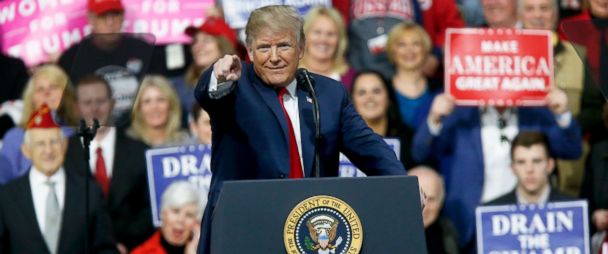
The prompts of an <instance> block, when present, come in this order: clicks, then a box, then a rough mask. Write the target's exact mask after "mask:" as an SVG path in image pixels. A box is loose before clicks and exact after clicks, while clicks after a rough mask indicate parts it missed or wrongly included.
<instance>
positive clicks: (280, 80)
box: [195, 6, 405, 253]
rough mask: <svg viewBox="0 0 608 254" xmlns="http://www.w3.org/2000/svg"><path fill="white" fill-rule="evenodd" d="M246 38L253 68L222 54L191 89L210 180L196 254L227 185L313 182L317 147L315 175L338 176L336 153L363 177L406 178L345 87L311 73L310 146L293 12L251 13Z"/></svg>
mask: <svg viewBox="0 0 608 254" xmlns="http://www.w3.org/2000/svg"><path fill="white" fill-rule="evenodd" d="M277 20H278V21H280V22H277ZM245 33H246V36H247V40H246V41H247V51H248V54H249V58H250V59H251V60H252V62H253V65H249V64H245V63H242V62H241V61H240V59H239V58H238V57H237V56H235V55H232V56H230V55H227V56H224V57H223V58H221V59H220V60H218V61H217V62H216V63H215V65H214V66H213V68H210V69H209V70H207V71H206V72H205V73H204V74H203V75H202V77H201V79H200V81H199V84H198V86H197V87H196V90H195V97H196V98H197V100H198V101H199V103H200V104H201V106H202V107H203V108H204V109H205V110H206V111H207V112H208V113H209V115H210V116H211V125H212V130H213V142H212V147H213V152H212V156H213V157H212V159H211V169H212V171H213V178H212V180H211V188H210V194H209V202H208V204H207V208H206V210H205V215H204V218H203V225H202V230H201V240H200V246H199V253H209V247H210V242H209V239H210V234H211V217H212V216H211V215H212V214H213V207H214V206H215V202H216V201H217V197H218V194H219V192H220V189H221V188H222V184H223V182H224V181H226V180H241V179H273V178H302V177H310V176H313V175H315V172H314V170H313V168H314V166H313V164H314V154H315V149H318V152H320V160H319V161H318V163H319V165H318V166H319V168H320V172H319V176H337V175H338V155H339V152H342V153H344V154H345V155H346V156H347V157H349V159H350V160H351V161H352V162H353V163H354V164H355V166H357V167H358V168H360V169H362V170H363V171H364V172H365V173H367V174H368V175H390V174H393V175H403V174H405V169H404V168H403V166H402V164H401V163H400V162H399V161H398V160H397V158H396V156H395V153H394V152H393V151H392V150H391V148H390V147H389V146H388V145H387V144H386V143H385V142H384V141H383V140H382V139H381V138H380V136H378V135H376V134H374V133H373V131H372V130H371V129H369V128H368V127H367V125H366V124H365V122H364V121H363V120H362V119H361V117H360V116H359V115H358V114H357V113H356V111H355V109H354V108H353V106H352V104H351V103H350V100H349V98H348V94H347V92H346V90H345V89H344V87H343V85H342V84H340V83H338V82H336V81H334V80H332V79H330V78H326V77H323V76H319V75H314V74H311V78H313V79H314V80H315V82H316V86H315V87H316V94H317V96H318V99H319V104H320V108H321V109H322V111H321V112H320V116H321V117H320V118H321V120H320V122H321V123H322V126H321V130H322V131H321V132H322V133H321V135H322V136H323V138H324V142H323V143H322V145H321V146H319V147H316V148H315V146H314V142H315V127H314V121H313V116H312V107H313V106H312V103H311V102H310V98H309V97H308V96H309V95H308V93H306V92H305V91H304V90H303V89H302V88H303V85H304V84H298V82H297V81H296V72H297V68H298V62H299V60H300V58H301V57H302V56H303V50H304V32H303V29H302V20H301V18H300V17H299V15H298V13H297V12H296V11H295V10H294V9H293V8H291V7H288V6H267V7H263V8H260V9H257V10H254V11H253V12H252V13H251V16H250V17H249V20H248V22H247V26H246V28H245ZM298 87H300V88H298ZM245 169H246V170H245Z"/></svg>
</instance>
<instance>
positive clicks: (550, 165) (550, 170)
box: [547, 157, 555, 175]
mask: <svg viewBox="0 0 608 254" xmlns="http://www.w3.org/2000/svg"><path fill="white" fill-rule="evenodd" d="M547 167H548V169H547V175H550V174H551V173H553V170H555V159H553V158H552V157H549V159H547Z"/></svg>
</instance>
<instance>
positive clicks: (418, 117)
mask: <svg viewBox="0 0 608 254" xmlns="http://www.w3.org/2000/svg"><path fill="white" fill-rule="evenodd" d="M432 46H433V44H432V42H431V39H430V37H429V35H428V34H427V33H426V31H425V30H424V28H422V27H421V26H420V25H418V24H416V23H413V22H403V23H401V24H399V25H396V26H394V27H393V28H392V29H391V31H390V33H389V35H388V41H387V45H386V50H387V53H388V56H389V60H390V61H391V63H392V64H393V65H394V66H395V70H396V72H395V75H394V76H393V77H392V79H391V83H392V87H393V88H394V90H395V101H396V102H397V106H398V108H399V113H400V116H401V120H402V122H403V124H405V126H406V127H408V128H409V129H412V130H415V129H417V128H418V126H419V125H420V124H421V123H422V121H424V119H426V115H427V114H428V111H429V109H430V105H431V103H432V101H433V98H435V96H436V95H437V94H439V93H440V92H441V84H440V82H436V81H432V80H429V79H427V78H426V76H425V75H424V73H423V68H424V63H425V62H426V60H427V59H428V57H429V56H430V54H431V49H432Z"/></svg>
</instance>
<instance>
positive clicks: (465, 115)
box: [412, 107, 582, 245]
mask: <svg viewBox="0 0 608 254" xmlns="http://www.w3.org/2000/svg"><path fill="white" fill-rule="evenodd" d="M517 117H518V125H519V126H518V127H519V131H541V132H543V133H544V134H545V135H546V136H547V138H548V140H549V146H550V147H549V149H550V152H551V155H552V156H554V157H556V158H563V159H576V158H578V157H579V156H580V155H581V152H582V139H581V130H580V127H579V126H578V124H577V123H576V121H575V120H574V119H572V121H571V123H570V126H568V127H567V128H561V127H559V125H558V124H557V122H556V120H555V116H554V115H553V114H552V113H551V112H550V111H549V110H548V109H547V108H545V107H530V108H518V109H517ZM412 155H413V157H414V160H416V161H423V160H427V159H429V158H431V159H435V160H436V161H438V162H439V164H440V165H439V168H440V171H441V174H442V175H443V177H444V179H445V189H446V198H445V207H444V209H443V211H444V213H445V216H446V217H448V218H449V219H450V220H451V221H452V222H453V223H454V225H455V227H456V228H457V229H458V231H459V232H458V233H459V235H460V243H461V245H465V244H467V243H469V242H470V241H471V240H472V239H473V236H474V233H475V207H477V206H478V205H479V204H480V202H481V194H482V193H481V192H482V189H483V181H484V162H483V158H484V157H483V149H482V142H481V120H480V113H479V108H477V107H456V109H455V110H454V112H453V113H452V114H451V115H449V116H447V117H446V118H445V119H444V121H443V127H442V129H441V132H440V133H439V135H438V136H434V135H432V134H431V132H430V130H429V126H428V124H427V123H426V122H425V123H424V124H423V125H422V126H421V128H418V130H417V132H416V134H415V136H414V141H413V145H412Z"/></svg>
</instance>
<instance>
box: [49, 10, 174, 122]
mask: <svg viewBox="0 0 608 254" xmlns="http://www.w3.org/2000/svg"><path fill="white" fill-rule="evenodd" d="M124 17H125V8H124V6H123V4H122V2H121V0H89V1H88V4H87V20H88V22H89V24H90V25H91V36H90V37H87V38H85V39H84V40H83V41H81V42H79V43H78V44H75V45H73V46H72V47H70V48H69V49H68V50H66V51H65V52H64V53H63V54H62V55H61V57H60V59H59V65H60V66H61V67H62V68H63V69H64V70H65V72H66V73H68V75H69V76H70V80H71V81H72V83H73V84H75V83H78V82H79V80H80V78H82V77H84V76H85V75H88V74H93V73H94V74H96V75H99V76H101V77H103V78H105V79H106V80H108V82H110V85H111V86H112V89H113V92H114V94H113V97H114V98H115V99H116V106H115V107H114V112H113V114H114V116H118V115H121V114H122V113H124V112H125V111H126V110H129V109H130V107H131V105H132V104H133V100H134V98H135V94H136V93H137V89H138V87H139V81H138V80H140V79H141V78H142V77H143V75H144V74H147V73H158V72H161V73H162V71H163V70H162V69H163V67H164V65H163V64H164V61H162V60H161V59H154V60H153V59H152V58H153V57H154V56H155V55H154V54H153V53H154V48H153V45H151V44H149V43H148V42H146V41H143V40H141V39H140V38H136V37H134V36H132V35H125V34H122V33H121V31H122V26H123V22H124ZM142 38H144V39H147V40H148V41H150V42H153V40H152V38H151V37H150V38H148V37H143V36H142ZM117 124H121V125H122V124H124V123H123V122H122V121H121V122H117Z"/></svg>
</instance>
